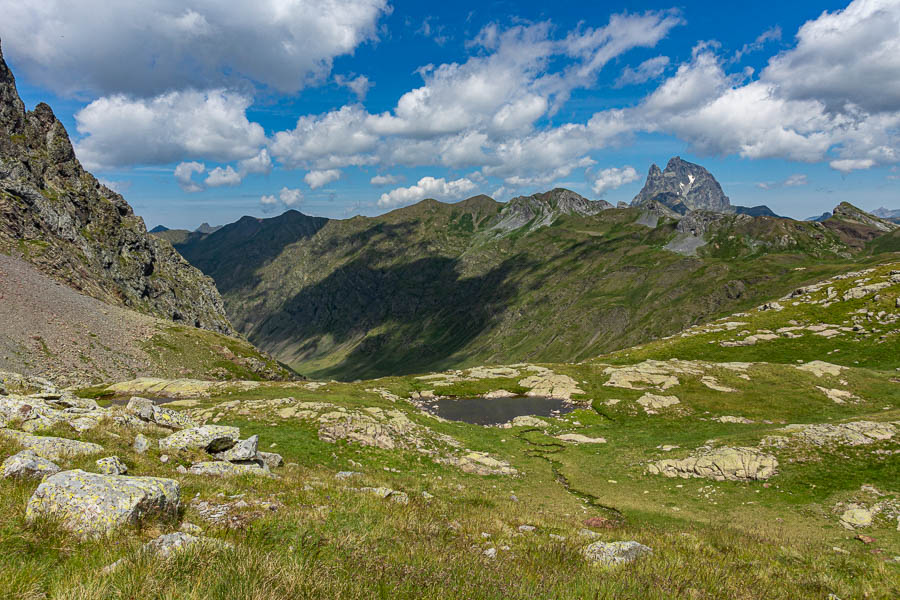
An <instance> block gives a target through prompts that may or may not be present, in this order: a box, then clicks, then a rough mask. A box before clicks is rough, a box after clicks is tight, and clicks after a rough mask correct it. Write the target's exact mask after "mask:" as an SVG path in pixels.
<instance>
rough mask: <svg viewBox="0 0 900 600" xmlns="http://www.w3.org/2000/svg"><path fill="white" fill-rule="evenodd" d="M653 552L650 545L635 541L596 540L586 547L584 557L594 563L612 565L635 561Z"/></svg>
mask: <svg viewBox="0 0 900 600" xmlns="http://www.w3.org/2000/svg"><path fill="white" fill-rule="evenodd" d="M651 552H653V549H651V548H650V547H649V546H645V545H643V544H640V543H638V542H635V541H627V542H594V543H593V544H589V545H588V546H587V547H586V548H585V549H584V557H585V558H586V559H587V560H588V561H589V562H592V563H594V564H598V565H603V566H607V567H610V566H615V565H621V564H625V563H630V562H633V561H634V560H636V559H637V558H639V557H641V556H643V555H644V554H649V553H651Z"/></svg>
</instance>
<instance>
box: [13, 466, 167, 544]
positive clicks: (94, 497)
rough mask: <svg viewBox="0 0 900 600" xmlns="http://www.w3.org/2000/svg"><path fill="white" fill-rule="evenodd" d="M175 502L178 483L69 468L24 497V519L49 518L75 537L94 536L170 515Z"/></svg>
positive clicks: (52, 476)
mask: <svg viewBox="0 0 900 600" xmlns="http://www.w3.org/2000/svg"><path fill="white" fill-rule="evenodd" d="M180 502H181V486H180V485H179V484H178V482H177V481H175V480H174V479H163V478H160V477H127V476H123V475H102V474H99V473H88V472H86V471H82V470H80V469H75V470H72V471H62V472H60V473H57V474H55V475H51V476H50V477H47V478H45V479H44V481H43V482H42V483H41V484H40V485H39V486H38V488H37V490H35V492H34V494H33V495H32V496H31V499H30V500H29V501H28V508H27V509H26V512H25V517H26V519H28V520H29V521H30V520H33V519H35V518H37V517H39V516H49V517H55V518H58V519H60V520H61V522H62V524H63V526H65V527H66V528H67V529H69V530H71V531H73V532H74V533H76V534H77V535H80V536H83V537H96V536H99V535H104V534H109V533H111V532H113V531H114V530H116V529H117V528H119V527H122V526H124V525H131V524H135V523H138V522H140V521H142V520H144V519H146V518H150V517H153V516H159V517H170V518H174V517H175V516H176V515H177V513H178V508H179V505H180Z"/></svg>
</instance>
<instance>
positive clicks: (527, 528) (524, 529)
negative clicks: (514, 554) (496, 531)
mask: <svg viewBox="0 0 900 600" xmlns="http://www.w3.org/2000/svg"><path fill="white" fill-rule="evenodd" d="M535 529H537V528H536V527H535V526H534V525H519V531H521V532H522V533H528V532H529V531H534V530H535Z"/></svg>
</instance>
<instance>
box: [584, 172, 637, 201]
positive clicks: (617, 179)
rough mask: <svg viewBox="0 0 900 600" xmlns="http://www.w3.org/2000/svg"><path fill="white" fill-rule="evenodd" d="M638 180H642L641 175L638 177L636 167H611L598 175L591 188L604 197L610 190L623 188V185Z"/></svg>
mask: <svg viewBox="0 0 900 600" xmlns="http://www.w3.org/2000/svg"><path fill="white" fill-rule="evenodd" d="M638 179H640V175H638V172H637V171H636V170H635V169H634V167H629V166H625V167H622V168H618V167H610V168H609V169H603V170H602V171H600V172H599V173H597V176H596V177H595V178H594V183H593V185H592V186H591V187H592V188H593V189H594V192H595V193H597V194H599V195H603V194H605V193H606V192H608V191H610V190H614V189H616V188H618V187H622V186H623V185H625V184H627V183H631V182H633V181H637V180H638Z"/></svg>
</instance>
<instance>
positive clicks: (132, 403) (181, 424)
mask: <svg viewBox="0 0 900 600" xmlns="http://www.w3.org/2000/svg"><path fill="white" fill-rule="evenodd" d="M125 410H126V411H128V412H129V413H131V414H133V415H134V416H136V417H138V418H139V419H142V420H144V421H148V422H150V423H155V424H156V425H159V426H160V427H167V428H169V429H190V428H191V427H197V423H196V422H195V421H194V420H193V419H191V418H190V417H189V416H187V415H186V414H184V413H182V412H178V411H177V410H172V409H171V408H165V407H163V406H157V405H156V404H154V403H153V401H152V400H148V399H147V398H140V397H138V396H134V397H132V398H131V399H130V400H129V401H128V405H127V406H126V407H125Z"/></svg>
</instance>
